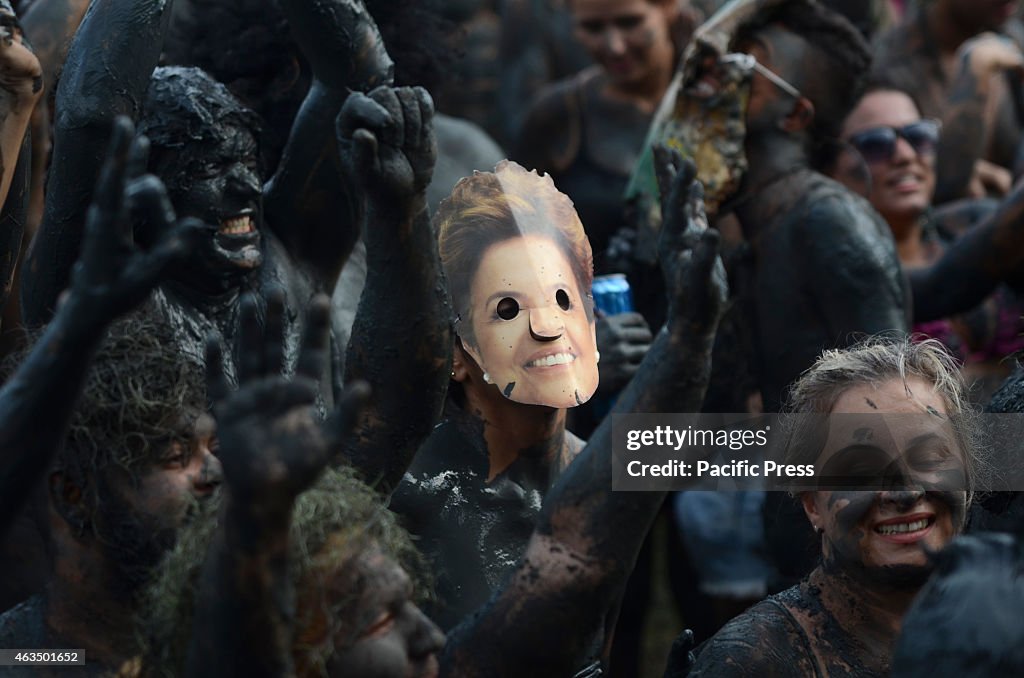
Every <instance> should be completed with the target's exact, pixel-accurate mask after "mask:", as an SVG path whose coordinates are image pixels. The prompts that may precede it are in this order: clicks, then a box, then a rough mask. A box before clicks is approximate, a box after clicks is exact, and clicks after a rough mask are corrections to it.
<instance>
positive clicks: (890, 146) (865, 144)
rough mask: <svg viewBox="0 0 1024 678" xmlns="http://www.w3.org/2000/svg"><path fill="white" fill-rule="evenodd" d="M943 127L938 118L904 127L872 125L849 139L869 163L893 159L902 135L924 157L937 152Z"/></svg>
mask: <svg viewBox="0 0 1024 678" xmlns="http://www.w3.org/2000/svg"><path fill="white" fill-rule="evenodd" d="M941 127H942V123H940V122H939V121H938V120H919V121H917V122H912V123H910V124H909V125H904V126H903V127H872V128H871V129H866V130H864V131H862V132H857V133H856V134H854V135H852V136H850V138H849V139H848V141H849V142H850V145H851V146H853V147H854V148H856V149H857V150H858V151H860V155H861V157H862V158H864V161H865V162H868V163H878V162H888V161H889V160H891V159H892V156H893V155H895V153H896V141H897V139H899V138H901V137H902V138H903V139H906V140H907V143H908V144H910V147H911V148H913V149H914V151H915V152H916V153H917V154H918V155H920V156H922V157H924V156H930V155H933V154H934V153H935V146H936V144H938V142H939V129H940V128H941Z"/></svg>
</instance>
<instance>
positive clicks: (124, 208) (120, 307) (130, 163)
mask: <svg viewBox="0 0 1024 678" xmlns="http://www.w3.org/2000/svg"><path fill="white" fill-rule="evenodd" d="M134 131H135V128H134V126H133V125H132V122H131V120H129V119H128V118H126V117H123V116H122V117H118V118H117V119H116V120H115V121H114V132H113V137H112V139H111V142H110V149H109V151H108V153H107V159H106V161H105V162H104V164H103V170H102V172H101V173H100V179H99V182H98V183H97V184H96V192H95V194H94V195H93V202H92V204H91V205H90V206H89V211H88V213H87V216H86V222H85V239H84V241H83V243H82V254H81V256H80V257H79V259H78V263H77V264H75V267H74V270H73V272H72V277H71V288H70V291H69V292H70V299H74V301H75V302H76V303H77V304H80V305H83V306H85V307H87V308H89V309H90V310H91V311H92V312H93V313H96V314H98V315H99V316H101V317H104V318H107V317H109V318H112V317H114V316H116V315H119V314H121V313H123V312H125V311H128V310H129V309H131V308H133V307H135V306H137V305H138V304H140V303H141V302H142V301H143V300H144V299H145V298H146V297H147V296H148V295H149V292H150V291H151V290H152V289H153V287H154V286H155V285H156V284H157V282H158V281H159V280H160V277H161V276H162V275H163V273H164V271H165V270H167V268H168V267H169V266H170V265H171V264H173V263H174V262H176V261H178V260H180V259H181V258H182V257H184V256H185V255H186V254H188V252H190V251H191V249H192V247H193V245H194V244H195V242H196V239H197V237H199V235H200V229H201V228H202V223H201V222H200V221H198V220H196V219H191V218H188V219H182V220H180V221H179V220H178V219H177V218H176V217H175V215H174V209H173V208H172V207H171V203H170V201H169V200H168V198H167V193H166V192H165V190H164V185H163V183H161V181H160V180H159V179H157V178H156V177H155V176H153V175H151V174H144V173H143V172H144V169H145V166H146V157H147V154H148V150H149V142H148V141H146V139H145V137H139V138H133V136H134ZM139 212H141V213H144V215H145V216H146V218H148V219H150V220H151V221H152V222H153V223H154V224H155V225H156V227H157V229H158V232H160V233H163V236H162V237H161V238H160V239H159V240H158V241H157V242H156V243H155V244H154V245H153V247H152V248H150V250H149V251H147V252H143V251H141V250H139V249H138V248H137V247H136V246H135V243H134V240H133V238H132V220H131V215H132V214H133V213H139Z"/></svg>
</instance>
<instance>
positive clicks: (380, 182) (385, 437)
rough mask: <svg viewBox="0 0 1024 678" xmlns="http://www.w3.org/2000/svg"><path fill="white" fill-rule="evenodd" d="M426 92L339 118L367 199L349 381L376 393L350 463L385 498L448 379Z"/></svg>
mask: <svg viewBox="0 0 1024 678" xmlns="http://www.w3.org/2000/svg"><path fill="white" fill-rule="evenodd" d="M433 113H434V107H433V104H432V102H431V100H430V95H429V94H427V92H426V90H423V89H421V88H419V87H416V88H405V87H403V88H398V89H392V88H389V87H381V88H378V89H376V90H374V91H373V92H371V93H370V95H369V96H365V95H363V94H359V93H354V94H352V95H351V97H350V98H349V100H348V101H347V102H345V108H344V109H343V110H342V113H341V115H340V116H339V117H338V139H339V144H340V145H341V147H342V153H343V154H344V156H345V157H346V158H347V159H348V162H349V164H350V168H351V169H350V170H349V171H350V172H351V176H353V177H355V179H356V180H358V181H359V183H360V190H361V191H362V193H363V194H364V195H365V196H366V201H367V210H366V212H367V217H366V223H365V228H364V236H363V240H364V242H365V243H366V264H367V273H366V286H365V287H364V288H363V296H362V298H361V299H360V301H359V309H358V311H357V312H356V318H355V323H354V324H353V326H352V338H351V340H350V341H349V346H348V355H347V358H346V360H345V381H346V382H349V381H351V380H353V379H362V380H364V381H367V382H368V383H369V384H370V386H371V387H372V388H373V391H374V395H373V399H372V400H371V402H370V404H369V406H368V407H367V409H366V411H365V413H364V415H363V417H362V419H361V420H360V423H359V426H358V427H357V429H356V435H355V437H354V438H353V439H352V442H351V444H350V445H349V446H348V447H347V449H346V455H347V456H348V457H349V459H350V460H351V462H352V463H353V464H354V465H355V466H356V467H357V468H358V469H359V470H360V471H361V472H362V473H363V475H364V478H365V479H366V480H367V481H368V482H369V483H370V484H371V485H373V486H374V487H376V488H377V489H378V490H379V491H380V492H381V493H383V494H385V495H388V494H390V493H391V492H392V490H394V488H395V486H396V485H397V484H398V481H399V480H401V478H402V475H403V474H404V473H405V470H406V468H407V467H408V465H409V463H410V462H411V461H412V457H413V455H414V454H415V453H416V450H417V449H418V448H419V446H420V444H422V442H423V441H424V440H425V439H426V437H427V436H428V435H429V434H430V431H431V430H432V429H433V427H434V425H435V424H436V423H437V421H438V420H439V419H440V416H441V407H442V405H443V403H444V397H445V393H446V389H447V385H448V381H449V379H448V374H449V372H450V370H451V347H452V327H451V323H452V318H451V309H450V306H449V301H448V293H447V291H446V285H445V282H444V276H443V273H442V270H441V261H440V258H439V256H438V253H437V237H436V236H435V234H434V229H433V228H431V225H430V218H429V215H428V213H427V209H426V188H427V184H429V183H430V178H431V174H432V172H433V168H434V159H435V156H436V145H435V143H434V134H433V125H432V118H433Z"/></svg>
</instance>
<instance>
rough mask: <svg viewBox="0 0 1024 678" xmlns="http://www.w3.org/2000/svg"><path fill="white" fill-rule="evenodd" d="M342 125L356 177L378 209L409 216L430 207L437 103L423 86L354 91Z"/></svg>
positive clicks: (346, 157) (344, 152)
mask: <svg viewBox="0 0 1024 678" xmlns="http://www.w3.org/2000/svg"><path fill="white" fill-rule="evenodd" d="M336 130H337V135H338V146H339V150H340V152H341V156H342V162H343V164H344V165H345V166H346V170H347V172H348V174H349V176H350V181H352V182H353V183H355V184H356V185H357V186H358V188H360V189H361V190H362V191H363V192H365V193H366V195H367V196H369V197H370V198H371V200H372V201H376V206H377V208H378V209H380V208H385V209H399V210H401V212H402V216H404V217H407V218H408V217H412V216H415V215H416V214H419V213H420V212H421V211H422V210H423V209H424V207H425V206H426V190H427V185H428V184H429V183H430V179H431V177H432V176H433V174H434V162H435V161H436V160H437V142H436V141H435V139H434V102H433V100H431V98H430V95H429V94H428V93H427V91H426V90H425V89H423V88H422V87H396V88H391V87H378V88H377V89H375V90H373V91H372V92H370V93H369V94H368V95H366V94H362V93H360V92H353V93H352V94H351V95H350V96H349V97H348V99H346V100H345V105H344V106H343V107H342V109H341V113H340V114H339V115H338V119H337V123H336Z"/></svg>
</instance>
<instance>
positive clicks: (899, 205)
mask: <svg viewBox="0 0 1024 678" xmlns="http://www.w3.org/2000/svg"><path fill="white" fill-rule="evenodd" d="M920 120H921V114H920V113H919V112H918V110H917V106H915V105H914V102H913V100H912V99H911V98H910V97H909V96H907V95H906V94H904V93H902V92H896V91H893V90H880V91H875V92H871V93H869V94H867V95H865V96H864V97H863V98H862V99H861V100H860V103H858V104H857V107H856V108H854V110H853V112H852V113H850V115H849V117H847V119H846V122H845V123H844V124H843V132H842V138H843V140H849V139H850V138H851V137H855V136H856V135H858V134H860V133H863V132H864V131H866V130H871V129H875V128H879V127H890V128H892V127H895V128H902V127H904V126H905V125H909V124H912V123H915V122H919V121H920ZM847 154H854V155H857V153H856V151H855V150H853V149H850V150H846V151H844V155H847ZM841 162H842V161H841ZM851 164H852V165H854V166H855V165H856V163H850V162H849V161H846V162H844V163H843V166H849V165H851ZM862 166H863V167H866V168H867V172H868V174H869V175H870V177H871V180H870V182H869V184H868V186H869V190H868V194H867V197H868V200H870V201H871V204H872V206H873V207H874V208H875V209H876V210H878V213H879V214H881V215H882V217H883V218H885V220H886V221H887V222H889V224H890V225H891V226H893V227H894V229H896V228H900V227H902V226H903V225H904V224H907V223H913V222H916V220H918V219H919V218H920V217H921V215H922V214H924V212H925V210H927V209H928V206H929V205H930V204H931V201H932V194H933V193H934V192H935V154H934V149H932V150H931V151H930V152H929V151H927V150H925V151H923V152H918V151H915V150H914V148H913V147H912V146H911V145H910V143H909V142H908V141H907V140H906V139H904V138H903V137H897V138H896V146H895V148H894V149H893V153H892V155H891V157H889V158H888V159H879V160H876V161H872V162H865V163H863V165H862ZM839 178H840V180H843V177H842V176H840V177H839ZM844 183H847V182H846V181H844Z"/></svg>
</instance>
